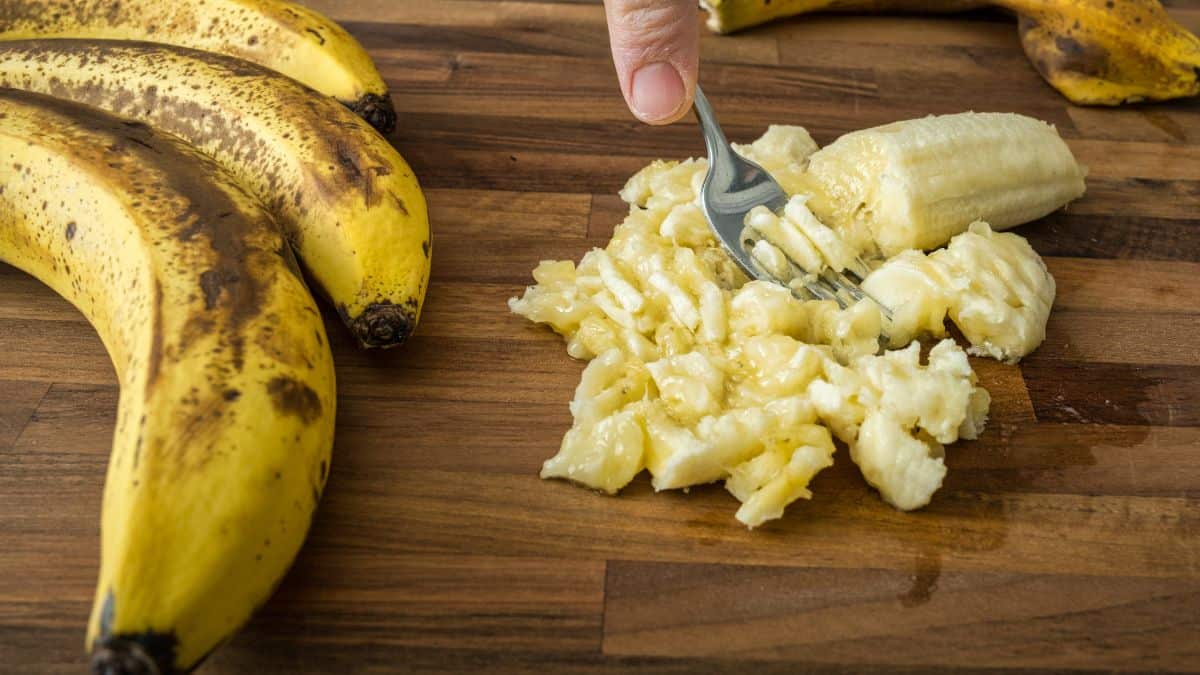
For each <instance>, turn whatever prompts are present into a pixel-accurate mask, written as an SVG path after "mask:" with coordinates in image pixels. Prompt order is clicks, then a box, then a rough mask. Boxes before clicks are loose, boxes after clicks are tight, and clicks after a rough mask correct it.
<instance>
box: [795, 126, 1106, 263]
mask: <svg viewBox="0 0 1200 675" xmlns="http://www.w3.org/2000/svg"><path fill="white" fill-rule="evenodd" d="M1083 179H1084V170H1083V168H1082V167H1081V166H1079V164H1078V163H1077V162H1076V161H1075V157H1074V155H1072V154H1071V149H1070V148H1068V147H1067V144H1066V143H1064V142H1063V140H1062V138H1060V137H1059V135H1058V132H1057V131H1055V129H1054V127H1052V126H1050V125H1049V124H1046V123H1045V122H1042V121H1041V120H1036V119H1033V118H1032V117H1025V116H1024V115H1015V114H1011V113H958V114H955V115H940V116H937V117H934V116H929V117H924V118H921V119H915V120H905V121H903V122H894V123H892V124H885V125H883V126H880V127H874V128H872V129H863V130H861V131H854V132H851V133H848V134H845V135H844V136H841V137H840V138H838V139H837V140H835V141H834V142H833V143H830V144H829V145H827V146H825V147H824V148H822V149H820V150H818V151H816V152H814V153H813V154H812V155H810V156H809V158H808V168H807V170H806V171H805V173H804V175H803V177H802V179H801V181H800V182H801V183H802V184H803V187H802V188H801V191H802V192H806V193H808V194H810V195H811V198H810V199H809V201H808V206H809V208H810V209H812V212H813V213H814V214H816V215H817V217H818V218H819V219H820V221H821V222H822V223H824V224H826V225H828V226H829V227H832V228H833V229H834V230H835V231H837V233H838V234H840V235H841V236H842V238H843V239H845V240H846V241H847V242H849V243H850V244H851V246H852V248H854V249H856V250H871V249H874V248H878V250H879V252H881V253H882V254H883V255H884V256H885V257H891V256H894V255H896V254H898V253H900V252H901V251H905V250H907V249H931V248H936V247H938V246H942V245H943V244H945V243H946V242H947V241H949V240H950V238H951V237H953V236H954V235H956V234H959V233H962V232H965V231H966V229H967V227H968V226H969V225H970V224H971V223H973V222H975V221H976V220H982V221H985V222H987V223H989V224H991V226H992V227H993V228H994V229H997V230H1002V229H1005V228H1009V227H1014V226H1016V225H1020V224H1022V223H1027V222H1029V221H1031V220H1035V219H1037V218H1041V217H1042V216H1044V215H1046V214H1048V213H1050V212H1051V211H1054V210H1055V209H1058V208H1059V207H1061V206H1063V205H1064V204H1066V203H1067V202H1069V201H1071V200H1073V199H1076V198H1078V197H1079V196H1081V195H1082V194H1083V192H1084V182H1083Z"/></svg>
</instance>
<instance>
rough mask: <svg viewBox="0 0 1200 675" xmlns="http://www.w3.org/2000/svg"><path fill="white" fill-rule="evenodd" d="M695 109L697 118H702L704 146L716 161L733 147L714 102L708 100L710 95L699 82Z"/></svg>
mask: <svg viewBox="0 0 1200 675" xmlns="http://www.w3.org/2000/svg"><path fill="white" fill-rule="evenodd" d="M693 109H694V110H695V111H696V119H698V120H700V132H701V133H702V134H703V135H704V147H705V149H706V150H708V159H709V162H716V161H717V160H718V159H720V158H724V156H725V155H728V154H730V153H732V152H733V149H732V148H730V147H729V141H728V140H727V139H726V138H725V132H724V131H722V130H721V124H720V123H719V122H717V114H716V113H715V112H713V109H712V104H711V103H709V102H708V97H707V96H705V95H704V91H702V90H701V89H700V85H698V84H697V85H696V97H695V104H694V106H693Z"/></svg>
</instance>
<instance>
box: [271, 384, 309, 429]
mask: <svg viewBox="0 0 1200 675" xmlns="http://www.w3.org/2000/svg"><path fill="white" fill-rule="evenodd" d="M266 386H267V393H268V394H270V396H271V403H272V405H274V406H275V410H277V411H278V412H279V413H280V414H281V415H294V416H296V417H299V418H300V421H302V422H304V423H305V424H312V423H313V422H316V421H317V420H318V419H320V417H321V399H320V397H319V396H317V392H315V391H313V389H312V387H310V386H308V385H307V384H305V383H303V382H300V381H299V380H297V379H295V378H292V377H286V376H282V375H281V376H278V377H274V378H272V379H271V380H270V381H269V382H267V385H266Z"/></svg>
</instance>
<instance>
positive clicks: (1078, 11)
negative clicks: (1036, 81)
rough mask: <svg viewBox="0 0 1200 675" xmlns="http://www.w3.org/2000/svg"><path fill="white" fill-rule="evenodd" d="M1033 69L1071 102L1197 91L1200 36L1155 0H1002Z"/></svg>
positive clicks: (1127, 99)
mask: <svg viewBox="0 0 1200 675" xmlns="http://www.w3.org/2000/svg"><path fill="white" fill-rule="evenodd" d="M1002 4H1003V6H1005V7H1008V8H1009V9H1011V10H1013V11H1015V12H1017V14H1019V15H1020V22H1019V26H1020V32H1021V45H1022V46H1023V47H1024V48H1025V54H1026V56H1028V57H1029V60H1030V61H1032V62H1033V65H1034V67H1036V68H1037V69H1038V72H1039V73H1041V74H1042V77H1044V78H1046V81H1047V82H1049V83H1050V85H1051V86H1053V87H1054V88H1055V89H1057V90H1058V91H1059V92H1061V93H1062V95H1063V96H1066V97H1067V98H1068V99H1070V100H1071V101H1072V102H1074V103H1079V104H1084V105H1086V104H1096V105H1118V104H1121V103H1135V102H1137V101H1144V100H1149V101H1160V100H1166V99H1172V98H1181V97H1184V96H1195V95H1197V94H1200V38H1197V37H1196V36H1195V35H1193V34H1192V33H1191V32H1190V31H1188V30H1187V29H1186V28H1184V27H1183V26H1181V25H1179V23H1177V22H1176V21H1175V20H1174V19H1172V18H1171V17H1170V15H1168V14H1167V11H1166V10H1165V9H1163V6H1162V5H1161V4H1159V3H1158V0H1118V1H1116V2H1114V1H1113V0H1056V2H1052V3H1045V2H1042V1H1040V0H1039V1H1034V0H1003V3H1002Z"/></svg>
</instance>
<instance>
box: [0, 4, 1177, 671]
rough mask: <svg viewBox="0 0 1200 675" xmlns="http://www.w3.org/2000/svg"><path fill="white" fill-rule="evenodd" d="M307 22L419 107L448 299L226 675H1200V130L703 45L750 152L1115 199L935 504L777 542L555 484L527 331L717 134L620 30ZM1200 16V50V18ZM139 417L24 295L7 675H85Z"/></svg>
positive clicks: (922, 55) (891, 43)
mask: <svg viewBox="0 0 1200 675" xmlns="http://www.w3.org/2000/svg"><path fill="white" fill-rule="evenodd" d="M312 4H313V5H314V6H316V7H318V8H319V9H322V10H324V11H327V12H329V13H330V14H332V16H333V17H334V18H336V19H338V20H340V21H342V22H344V23H345V25H346V26H347V27H348V28H349V29H350V31H351V32H353V33H354V34H355V35H357V36H358V37H359V38H360V39H361V40H362V41H363V43H364V44H365V45H366V46H367V47H368V48H369V49H370V50H371V52H372V53H373V54H374V56H375V58H376V59H377V60H378V63H379V65H380V67H381V69H382V70H383V72H384V73H385V75H386V76H387V78H388V80H389V83H390V84H391V86H392V88H393V91H394V92H395V97H394V98H395V101H396V106H397V109H398V110H399V111H400V114H401V122H400V129H399V131H397V132H396V134H395V136H394V141H395V143H396V145H397V146H398V147H399V148H400V149H401V150H402V151H403V152H404V154H405V155H406V156H407V157H408V159H409V160H410V162H411V163H412V165H413V167H414V168H415V169H416V171H417V174H418V175H419V176H420V177H421V180H422V183H423V184H424V186H425V187H426V189H427V194H428V197H429V201H430V204H431V213H432V216H431V218H432V220H433V223H434V227H435V231H436V235H435V242H436V243H435V253H434V267H433V283H432V286H431V289H430V293H429V299H428V303H427V305H426V310H425V316H424V318H423V323H422V324H421V328H420V331H419V335H418V336H417V337H415V338H414V339H413V341H412V343H411V344H410V345H409V346H408V347H406V348H404V349H403V350H400V351H395V352H391V353H385V354H363V353H360V352H357V351H355V350H354V349H353V348H352V347H351V345H350V343H349V341H348V340H347V339H346V336H345V334H344V333H343V331H342V330H341V327H340V326H339V325H338V324H337V323H336V322H335V320H334V318H333V316H332V314H329V315H327V321H328V327H329V331H330V336H331V338H332V340H333V342H334V344H333V347H334V353H335V359H336V361H337V365H338V384H339V392H340V400H339V411H338V433H337V442H336V448H335V460H334V464H333V468H332V473H331V477H330V480H329V487H328V490H327V492H326V495H325V498H324V501H323V503H322V505H321V510H320V512H319V514H318V516H317V518H316V521H315V523H314V525H313V530H312V533H311V536H310V537H309V540H308V543H307V545H306V546H305V548H304V550H303V552H302V553H301V554H300V557H299V559H298V560H297V562H296V565H295V567H294V569H293V571H292V572H291V574H290V576H288V578H287V579H286V580H285V582H284V583H283V585H282V587H281V588H280V589H279V591H278V593H276V595H275V596H274V598H273V599H272V600H271V601H270V602H269V603H268V604H267V606H266V607H265V608H263V610H262V611H261V612H260V613H259V614H258V616H257V618H255V619H254V620H253V622H252V623H251V624H250V625H249V626H248V627H247V628H246V629H245V630H244V631H243V632H242V633H241V634H239V636H238V637H236V638H235V639H234V640H233V641H232V642H231V643H230V644H229V645H227V646H225V647H224V648H222V649H220V650H219V651H218V652H217V653H216V654H215V655H214V656H213V657H212V659H211V660H210V662H209V663H208V664H206V665H205V666H204V669H203V672H206V673H211V674H213V675H216V674H218V673H351V672H360V671H368V670H369V671H371V672H392V671H425V672H466V671H470V670H475V669H483V670H485V671H488V672H516V671H524V670H533V669H540V670H542V671H544V672H554V673H566V672H610V671H616V670H632V671H644V672H651V671H654V672H662V671H670V672H680V673H683V672H699V671H703V672H716V671H729V672H750V671H751V669H753V670H755V671H758V672H779V673H795V672H800V671H804V672H808V671H826V670H828V671H845V672H864V671H867V672H918V673H925V672H933V671H954V672H959V671H962V670H977V669H984V668H988V667H1002V668H1007V669H1016V670H1018V671H1021V672H1028V671H1036V670H1050V669H1061V668H1079V669H1097V670H1100V669H1103V670H1108V669H1134V670H1138V669H1166V670H1189V669H1193V670H1196V669H1200V396H1198V395H1200V350H1198V349H1197V343H1198V342H1200V101H1197V100H1191V101H1187V102H1175V103H1168V104H1163V105H1151V106H1134V107H1129V108H1123V109H1119V110H1108V109H1094V108H1078V107H1073V106H1070V105H1068V104H1067V103H1066V102H1065V101H1064V100H1063V99H1062V98H1060V97H1059V96H1058V94H1056V93H1055V92H1054V91H1052V90H1051V89H1050V88H1049V87H1048V86H1047V85H1046V84H1044V83H1043V82H1042V81H1041V79H1040V78H1039V77H1038V76H1037V74H1036V73H1035V72H1034V70H1033V68H1032V67H1030V65H1029V64H1028V63H1027V62H1026V60H1025V58H1024V56H1023V55H1022V53H1021V50H1020V47H1019V46H1018V44H1017V36H1016V27H1015V24H1014V22H1013V21H1012V20H1011V19H1009V18H1007V17H1004V16H1002V15H999V14H986V13H984V14H972V15H969V16H963V17H950V18H916V17H903V18H902V17H892V18H886V17H819V18H808V19H804V20H799V21H790V22H785V23H782V24H778V25H775V26H770V27H766V28H762V29H758V30H754V31H750V32H747V33H745V34H742V35H738V36H736V37H714V36H706V37H705V38H704V45H703V50H704V67H703V83H704V86H705V89H706V91H707V92H708V94H709V96H710V98H712V99H713V101H714V102H715V104H716V105H717V106H718V108H719V111H720V114H721V116H722V119H723V121H724V122H725V123H726V125H727V131H728V132H729V135H730V136H731V137H732V138H734V139H738V140H749V139H751V138H754V137H755V136H757V135H758V134H759V133H761V132H762V130H763V129H764V128H765V126H766V125H767V124H769V123H792V124H802V125H804V126H807V127H808V128H809V129H810V130H811V131H812V133H813V135H814V136H815V137H816V138H817V140H818V141H819V142H821V143H827V142H829V141H830V140H832V139H833V138H835V137H836V136H838V135H839V134H841V133H843V132H846V131H850V130H853V129H858V128H862V127H867V126H872V125H876V124H881V123H885V122H890V121H893V120H897V119H903V118H909V117H916V116H921V115H925V114H927V113H948V112H958V111H962V110H968V109H973V110H980V111H983V110H997V111H1015V112H1021V113H1025V114H1029V115H1034V116H1037V117H1040V118H1042V119H1045V120H1048V121H1050V122H1053V123H1054V124H1056V125H1058V128H1059V130H1060V131H1061V133H1062V135H1063V136H1064V137H1065V138H1066V139H1067V140H1068V142H1069V143H1070V145H1071V147H1072V149H1073V150H1074V151H1075V153H1076V154H1077V155H1078V157H1079V159H1080V160H1081V161H1083V162H1084V163H1086V164H1087V165H1088V166H1089V167H1090V177H1089V180H1088V194H1087V195H1086V196H1085V197H1084V198H1083V199H1081V200H1080V201H1079V202H1077V203H1075V204H1072V205H1071V207H1070V209H1069V210H1068V211H1067V212H1065V213H1057V214H1054V215H1052V216H1050V217H1049V218H1046V219H1045V220H1043V221H1040V222H1037V223H1032V224H1030V225H1027V226H1024V227H1022V228H1020V230H1019V232H1020V233H1021V234H1023V235H1024V236H1026V237H1028V238H1029V239H1030V241H1031V242H1032V243H1033V245H1034V247H1035V248H1036V249H1037V250H1038V251H1039V252H1040V253H1041V254H1042V255H1044V256H1046V259H1047V263H1048V265H1049V267H1050V269H1051V271H1052V272H1053V274H1054V276H1055V277H1056V278H1057V280H1058V300H1057V302H1056V307H1055V312H1054V314H1053V316H1052V317H1051V319H1050V327H1049V332H1048V336H1047V339H1046V342H1045V344H1044V345H1042V347H1041V349H1039V350H1038V351H1037V352H1036V353H1034V354H1033V355H1032V356H1030V357H1029V358H1027V359H1026V360H1025V361H1024V362H1023V363H1022V364H1021V365H1020V366H1019V367H1017V366H1004V365H1000V364H997V363H995V362H993V361H987V360H976V361H975V366H976V368H977V370H978V372H979V374H980V377H981V378H982V380H983V382H984V384H985V385H986V386H987V387H988V388H989V389H990V390H991V392H992V394H993V398H994V403H993V406H992V420H991V423H990V425H989V427H988V431H987V433H986V434H985V435H984V437H983V438H982V439H980V440H979V441H977V442H974V443H963V444H960V445H958V446H955V447H953V448H952V449H951V451H950V453H949V457H948V464H949V467H950V473H949V475H948V477H947V479H946V482H945V486H944V487H943V488H942V490H941V491H940V492H939V493H938V494H937V495H936V496H935V498H934V500H933V503H932V504H930V505H929V507H927V508H925V509H924V510H922V511H919V512H916V513H900V512H897V511H895V510H893V509H892V508H891V507H889V506H887V505H886V504H884V503H883V502H882V501H880V500H879V499H878V498H877V496H876V495H875V493H874V492H873V491H872V490H871V489H869V488H868V487H867V486H866V485H865V484H864V482H863V480H862V478H861V477H860V476H859V474H858V471H857V469H856V468H855V467H854V466H853V465H851V463H850V462H849V461H848V458H847V457H846V456H845V455H844V453H842V454H841V455H840V456H839V457H838V463H837V465H836V466H835V467H834V468H832V469H830V470H828V471H825V472H824V473H822V474H820V476H819V477H818V478H817V479H816V481H815V482H814V484H813V486H812V487H813V490H814V492H815V497H814V498H813V500H812V501H811V502H800V503H797V504H795V505H794V506H792V507H791V508H790V509H789V510H788V512H787V514H786V516H785V517H784V518H783V519H782V520H780V521H776V522H774V523H772V524H771V525H769V526H767V527H763V528H762V529H760V530H757V531H754V532H749V531H747V530H746V529H745V528H743V527H741V526H740V525H739V524H738V523H737V522H736V521H735V520H734V519H733V512H734V510H735V508H736V502H735V501H734V500H733V498H732V497H730V496H729V495H727V494H726V493H725V492H724V491H723V490H721V489H720V488H719V487H716V486H714V487H710V488H702V489H695V490H692V491H691V494H690V495H683V494H679V493H664V494H659V495H656V494H654V493H653V491H652V490H651V488H650V487H649V483H648V481H646V480H645V479H644V477H643V478H641V479H639V480H637V481H636V482H635V483H634V484H633V485H631V486H630V487H629V488H628V489H627V490H626V491H625V492H624V494H623V495H622V496H621V497H619V498H609V497H604V496H601V495H597V494H594V493H592V492H589V491H587V490H582V489H579V488H576V487H572V486H571V485H567V484H565V483H558V482H543V481H541V480H539V479H538V477H537V471H538V468H539V466H540V464H541V462H542V460H544V459H545V458H547V457H549V456H550V455H552V454H553V453H554V452H555V451H556V450H557V448H558V444H559V439H560V437H561V435H562V433H563V432H564V431H565V430H566V429H567V427H568V426H569V424H570V415H569V414H568V411H567V401H568V400H569V399H570V397H571V394H572V391H573V388H574V386H575V384H576V382H577V378H578V376H579V372H580V370H581V368H582V366H581V364H580V363H577V362H574V361H572V360H570V359H569V358H568V357H567V356H566V354H565V352H564V350H563V346H562V344H561V342H560V340H559V339H558V338H557V337H556V336H555V335H553V334H551V333H550V332H549V331H548V330H543V329H538V328H535V327H533V326H531V325H529V324H527V323H526V322H525V321H524V320H522V319H520V318H517V317H515V316H512V315H510V314H509V313H508V310H507V309H506V307H505V300H506V299H507V298H508V297H509V296H512V295H513V294H516V293H519V292H520V291H521V290H522V288H523V286H524V285H525V284H526V283H528V282H529V281H530V279H529V271H530V269H531V268H532V267H533V266H534V265H535V264H536V263H537V261H538V260H539V259H543V258H571V259H577V258H578V257H579V256H580V255H581V254H583V253H584V252H585V251H586V250H588V249H589V248H590V247H592V246H597V245H603V243H604V242H605V241H606V239H607V236H608V234H609V233H610V232H611V228H612V227H613V225H614V224H615V223H616V222H618V221H619V220H620V218H621V216H622V211H623V208H622V205H621V204H620V202H619V201H618V200H617V199H616V197H615V193H616V191H617V189H618V188H619V187H620V186H621V185H622V184H623V182H624V181H625V179H626V178H627V177H628V176H629V175H630V174H632V173H633V172H634V171H636V170H637V169H638V168H640V167H641V166H643V165H644V164H646V163H647V162H649V161H650V160H651V159H653V158H657V157H667V158H681V157H685V156H689V155H695V154H698V153H701V152H702V150H703V147H702V144H701V140H700V136H699V134H698V133H697V131H696V128H695V125H694V124H693V123H692V122H691V121H690V120H685V121H684V122H682V123H680V124H678V125H675V126H672V127H669V128H650V127H645V126H641V125H639V124H637V123H635V122H633V121H632V119H631V118H630V116H629V115H628V113H627V112H626V110H625V109H624V105H623V103H622V101H621V99H620V97H619V94H618V92H617V88H616V83H615V78H614V75H613V72H612V66H611V64H610V61H609V57H608V55H607V53H606V49H607V47H606V34H605V29H604V23H603V14H602V11H601V8H600V6H599V4H597V3H595V2H589V3H570V2H525V3H518V2H482V1H475V0H437V1H434V2H430V1H427V0H361V1H357V2H356V1H352V0H344V1H341V2H338V1H335V0H322V1H321V2H313V3H312ZM1170 5H1171V6H1172V13H1173V14H1174V15H1175V16H1176V17H1177V18H1178V19H1180V20H1181V21H1182V22H1183V23H1184V24H1185V25H1187V26H1189V27H1190V28H1191V29H1192V30H1194V31H1200V2H1197V1H1196V0H1172V2H1171V3H1170ZM116 402H117V387H116V381H115V378H114V375H113V372H112V369H111V366H110V365H109V362H108V358H107V356H106V355H105V352H104V349H103V347H102V346H101V344H100V341H99V340H98V339H97V338H96V336H95V334H94V333H93V331H92V330H91V329H90V327H89V326H88V325H87V324H86V323H85V322H84V321H83V320H82V318H81V317H80V315H79V314H78V313H77V312H76V311H75V310H74V309H72V308H71V307H70V306H68V305H67V304H66V303H65V302H63V301H61V300H60V299H58V298H57V297H56V296H55V295H54V294H53V293H51V292H50V291H49V290H47V289H46V288H44V287H42V286H41V285H40V284H38V283H37V282H35V281H34V280H32V279H31V278H29V277H27V276H25V275H23V274H21V273H19V272H17V271H15V270H13V269H12V268H9V267H4V266H0V544H2V546H0V672H5V673H35V672H36V673H41V672H51V673H79V672H83V670H84V667H85V666H84V663H85V657H84V655H83V629H84V625H85V622H86V618H87V613H88V608H89V604H90V602H91V596H92V584H93V583H94V579H95V575H96V568H97V561H98V522H99V510H100V495H101V488H102V482H103V477H104V468H105V463H106V460H107V455H108V449H109V443H110V436H111V433H112V429H113V420H114V413H115V409H116ZM746 660H754V661H761V663H756V664H755V665H753V667H751V666H750V665H748V664H746V663H745V661H746Z"/></svg>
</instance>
